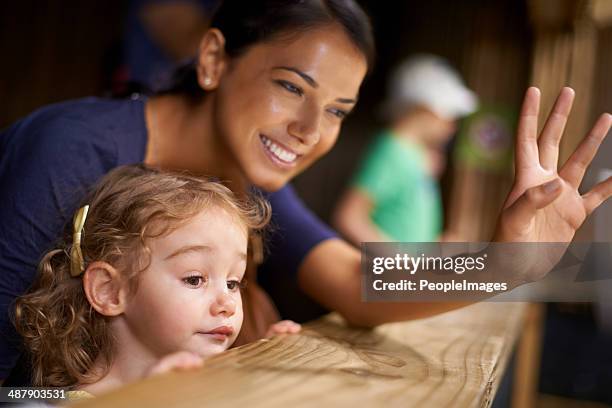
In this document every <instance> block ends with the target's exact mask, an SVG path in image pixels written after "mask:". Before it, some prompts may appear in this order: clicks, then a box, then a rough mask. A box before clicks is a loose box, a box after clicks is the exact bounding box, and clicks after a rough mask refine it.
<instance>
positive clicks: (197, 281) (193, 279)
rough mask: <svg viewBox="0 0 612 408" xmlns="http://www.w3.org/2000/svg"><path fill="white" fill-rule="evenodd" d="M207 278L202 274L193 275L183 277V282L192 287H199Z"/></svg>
mask: <svg viewBox="0 0 612 408" xmlns="http://www.w3.org/2000/svg"><path fill="white" fill-rule="evenodd" d="M204 281H205V279H204V277H203V276H201V275H192V276H188V277H186V278H183V282H185V283H186V284H187V285H188V286H190V287H192V288H199V287H200V286H202V284H203V283H204Z"/></svg>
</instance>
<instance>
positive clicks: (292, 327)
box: [266, 320, 302, 338]
mask: <svg viewBox="0 0 612 408" xmlns="http://www.w3.org/2000/svg"><path fill="white" fill-rule="evenodd" d="M300 330H302V326H301V325H300V324H299V323H296V322H294V321H292V320H281V321H280V322H276V323H274V324H273V325H272V326H270V328H269V329H268V331H267V332H266V337H267V338H270V337H272V336H275V335H277V334H295V333H299V332H300Z"/></svg>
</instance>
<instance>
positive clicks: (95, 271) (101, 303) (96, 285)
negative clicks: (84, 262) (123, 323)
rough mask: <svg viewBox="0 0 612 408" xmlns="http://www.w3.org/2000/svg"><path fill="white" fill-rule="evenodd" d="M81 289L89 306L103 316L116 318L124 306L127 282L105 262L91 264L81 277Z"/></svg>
mask: <svg viewBox="0 0 612 408" xmlns="http://www.w3.org/2000/svg"><path fill="white" fill-rule="evenodd" d="M83 289H84V290H85V295H86V296H87V300H89V303H90V304H91V306H92V307H93V308H94V309H96V311H97V312H98V313H100V314H102V315H104V316H117V315H120V314H121V313H123V311H124V309H125V306H126V294H127V291H128V285H127V282H125V281H124V279H123V278H122V277H121V275H120V274H119V271H118V270H117V269H116V268H115V267H113V266H112V265H110V264H108V263H106V262H99V261H97V262H92V263H91V264H90V265H89V266H88V267H87V270H86V271H85V274H84V275H83Z"/></svg>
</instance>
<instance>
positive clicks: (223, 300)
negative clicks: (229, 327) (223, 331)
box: [210, 291, 236, 316]
mask: <svg viewBox="0 0 612 408" xmlns="http://www.w3.org/2000/svg"><path fill="white" fill-rule="evenodd" d="M210 312H211V314H212V315H213V316H216V315H220V314H225V315H227V316H232V315H233V314H234V313H235V312H236V300H234V298H233V297H232V295H231V294H230V293H228V292H227V291H222V292H221V293H219V294H218V295H217V296H216V298H215V300H214V301H213V303H212V305H211V307H210Z"/></svg>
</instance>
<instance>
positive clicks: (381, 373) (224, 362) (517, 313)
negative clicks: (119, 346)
mask: <svg viewBox="0 0 612 408" xmlns="http://www.w3.org/2000/svg"><path fill="white" fill-rule="evenodd" d="M524 310H525V306H524V304H519V303H480V304H476V305H473V306H470V307H466V308H463V309H461V310H457V311H453V312H449V313H445V314H443V315H440V316H436V317H433V318H429V319H423V320H418V321H411V322H401V323H393V324H387V325H384V326H380V327H378V328H376V329H374V330H363V329H355V328H349V327H347V326H346V325H345V324H344V322H343V321H342V320H341V319H340V318H339V317H338V316H337V315H335V314H331V315H328V316H326V317H324V318H322V319H320V320H317V321H314V322H312V323H309V324H307V325H305V327H304V330H303V331H302V333H301V334H299V335H283V336H278V337H275V338H273V339H270V340H259V341H257V342H255V343H251V344H248V345H245V346H242V347H239V348H235V349H232V350H230V351H228V352H226V353H224V354H222V355H219V356H216V357H214V358H211V359H210V360H208V361H207V363H206V366H205V367H204V368H202V369H200V370H197V371H192V372H176V373H170V374H166V375H163V376H159V377H153V378H149V379H146V380H144V381H141V382H139V383H136V384H132V385H129V386H127V387H124V388H122V389H120V390H117V391H114V392H112V393H109V394H107V395H104V396H100V397H98V398H95V399H93V400H89V401H82V402H81V403H80V404H78V406H79V407H109V406H110V407H114V408H120V407H134V406H147V407H202V406H207V407H208V406H215V407H217V406H219V407H238V406H244V407H281V406H282V407H302V406H320V407H328V406H340V407H366V406H367V407H372V406H385V407H392V406H402V407H487V406H490V405H491V402H492V400H493V397H494V394H495V392H496V390H497V387H498V385H499V382H500V380H501V377H502V375H503V372H504V369H505V367H506V363H507V361H508V358H509V356H510V354H511V351H512V348H513V346H514V343H515V340H516V338H517V335H518V333H519V331H520V327H521V323H522V319H523V314H524Z"/></svg>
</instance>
